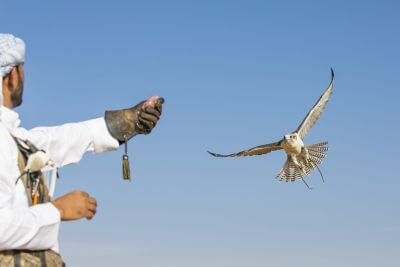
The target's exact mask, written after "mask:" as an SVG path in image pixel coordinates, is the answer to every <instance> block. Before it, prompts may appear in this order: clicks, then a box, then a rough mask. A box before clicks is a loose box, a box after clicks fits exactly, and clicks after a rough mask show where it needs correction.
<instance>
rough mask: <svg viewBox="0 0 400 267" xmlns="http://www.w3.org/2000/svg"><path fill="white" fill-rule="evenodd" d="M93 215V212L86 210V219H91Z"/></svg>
mask: <svg viewBox="0 0 400 267" xmlns="http://www.w3.org/2000/svg"><path fill="white" fill-rule="evenodd" d="M93 217H94V213H93V212H91V211H88V212H87V214H86V219H88V220H91V219H93Z"/></svg>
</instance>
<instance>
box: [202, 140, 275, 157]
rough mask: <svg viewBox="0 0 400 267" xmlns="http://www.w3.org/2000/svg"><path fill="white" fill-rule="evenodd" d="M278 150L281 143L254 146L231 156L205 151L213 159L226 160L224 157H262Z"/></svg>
mask: <svg viewBox="0 0 400 267" xmlns="http://www.w3.org/2000/svg"><path fill="white" fill-rule="evenodd" d="M279 149H282V147H281V141H279V142H276V143H272V144H267V145H261V146H256V147H253V148H250V149H249V150H244V151H240V152H238V153H233V154H229V155H222V154H217V153H213V152H210V151H207V152H208V153H210V154H211V155H213V156H214V157H223V158H226V157H245V156H256V155H263V154H267V153H270V152H272V151H275V150H279Z"/></svg>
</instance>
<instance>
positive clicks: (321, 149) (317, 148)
mask: <svg viewBox="0 0 400 267" xmlns="http://www.w3.org/2000/svg"><path fill="white" fill-rule="evenodd" d="M327 144H328V142H322V143H319V144H314V145H308V146H306V149H307V151H308V155H309V161H308V162H307V160H306V159H305V158H304V157H303V156H302V155H299V156H297V157H296V160H297V162H298V163H299V164H300V165H301V166H302V169H301V168H300V167H299V166H297V165H296V164H295V163H294V162H293V160H292V158H291V157H289V156H288V158H287V160H286V162H285V164H284V165H283V167H282V169H281V171H280V172H279V174H278V175H277V176H276V178H277V179H279V180H280V181H285V182H289V181H290V182H294V181H296V180H297V179H303V178H304V177H305V176H308V175H310V173H311V171H312V170H314V169H317V170H318V172H319V173H320V174H321V177H322V180H324V178H323V175H322V173H321V171H320V170H319V168H318V165H319V164H321V163H322V161H323V160H324V158H325V157H326V153H327V151H328V146H327ZM303 181H304V180H303Z"/></svg>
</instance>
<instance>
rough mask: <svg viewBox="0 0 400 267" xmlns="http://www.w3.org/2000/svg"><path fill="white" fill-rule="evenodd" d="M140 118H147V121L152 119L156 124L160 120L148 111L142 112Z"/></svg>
mask: <svg viewBox="0 0 400 267" xmlns="http://www.w3.org/2000/svg"><path fill="white" fill-rule="evenodd" d="M139 118H142V119H145V120H146V121H150V122H152V123H154V124H156V123H157V121H158V118H157V117H156V116H154V115H151V114H149V113H146V112H142V113H140V115H139Z"/></svg>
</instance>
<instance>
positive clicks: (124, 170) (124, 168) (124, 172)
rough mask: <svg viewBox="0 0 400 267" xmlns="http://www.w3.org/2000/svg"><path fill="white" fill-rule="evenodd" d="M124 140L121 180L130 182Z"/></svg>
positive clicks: (129, 169)
mask: <svg viewBox="0 0 400 267" xmlns="http://www.w3.org/2000/svg"><path fill="white" fill-rule="evenodd" d="M124 138H125V154H124V155H123V156H122V178H123V179H124V180H129V181H130V180H131V168H130V166H129V156H128V140H127V138H126V136H124Z"/></svg>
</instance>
